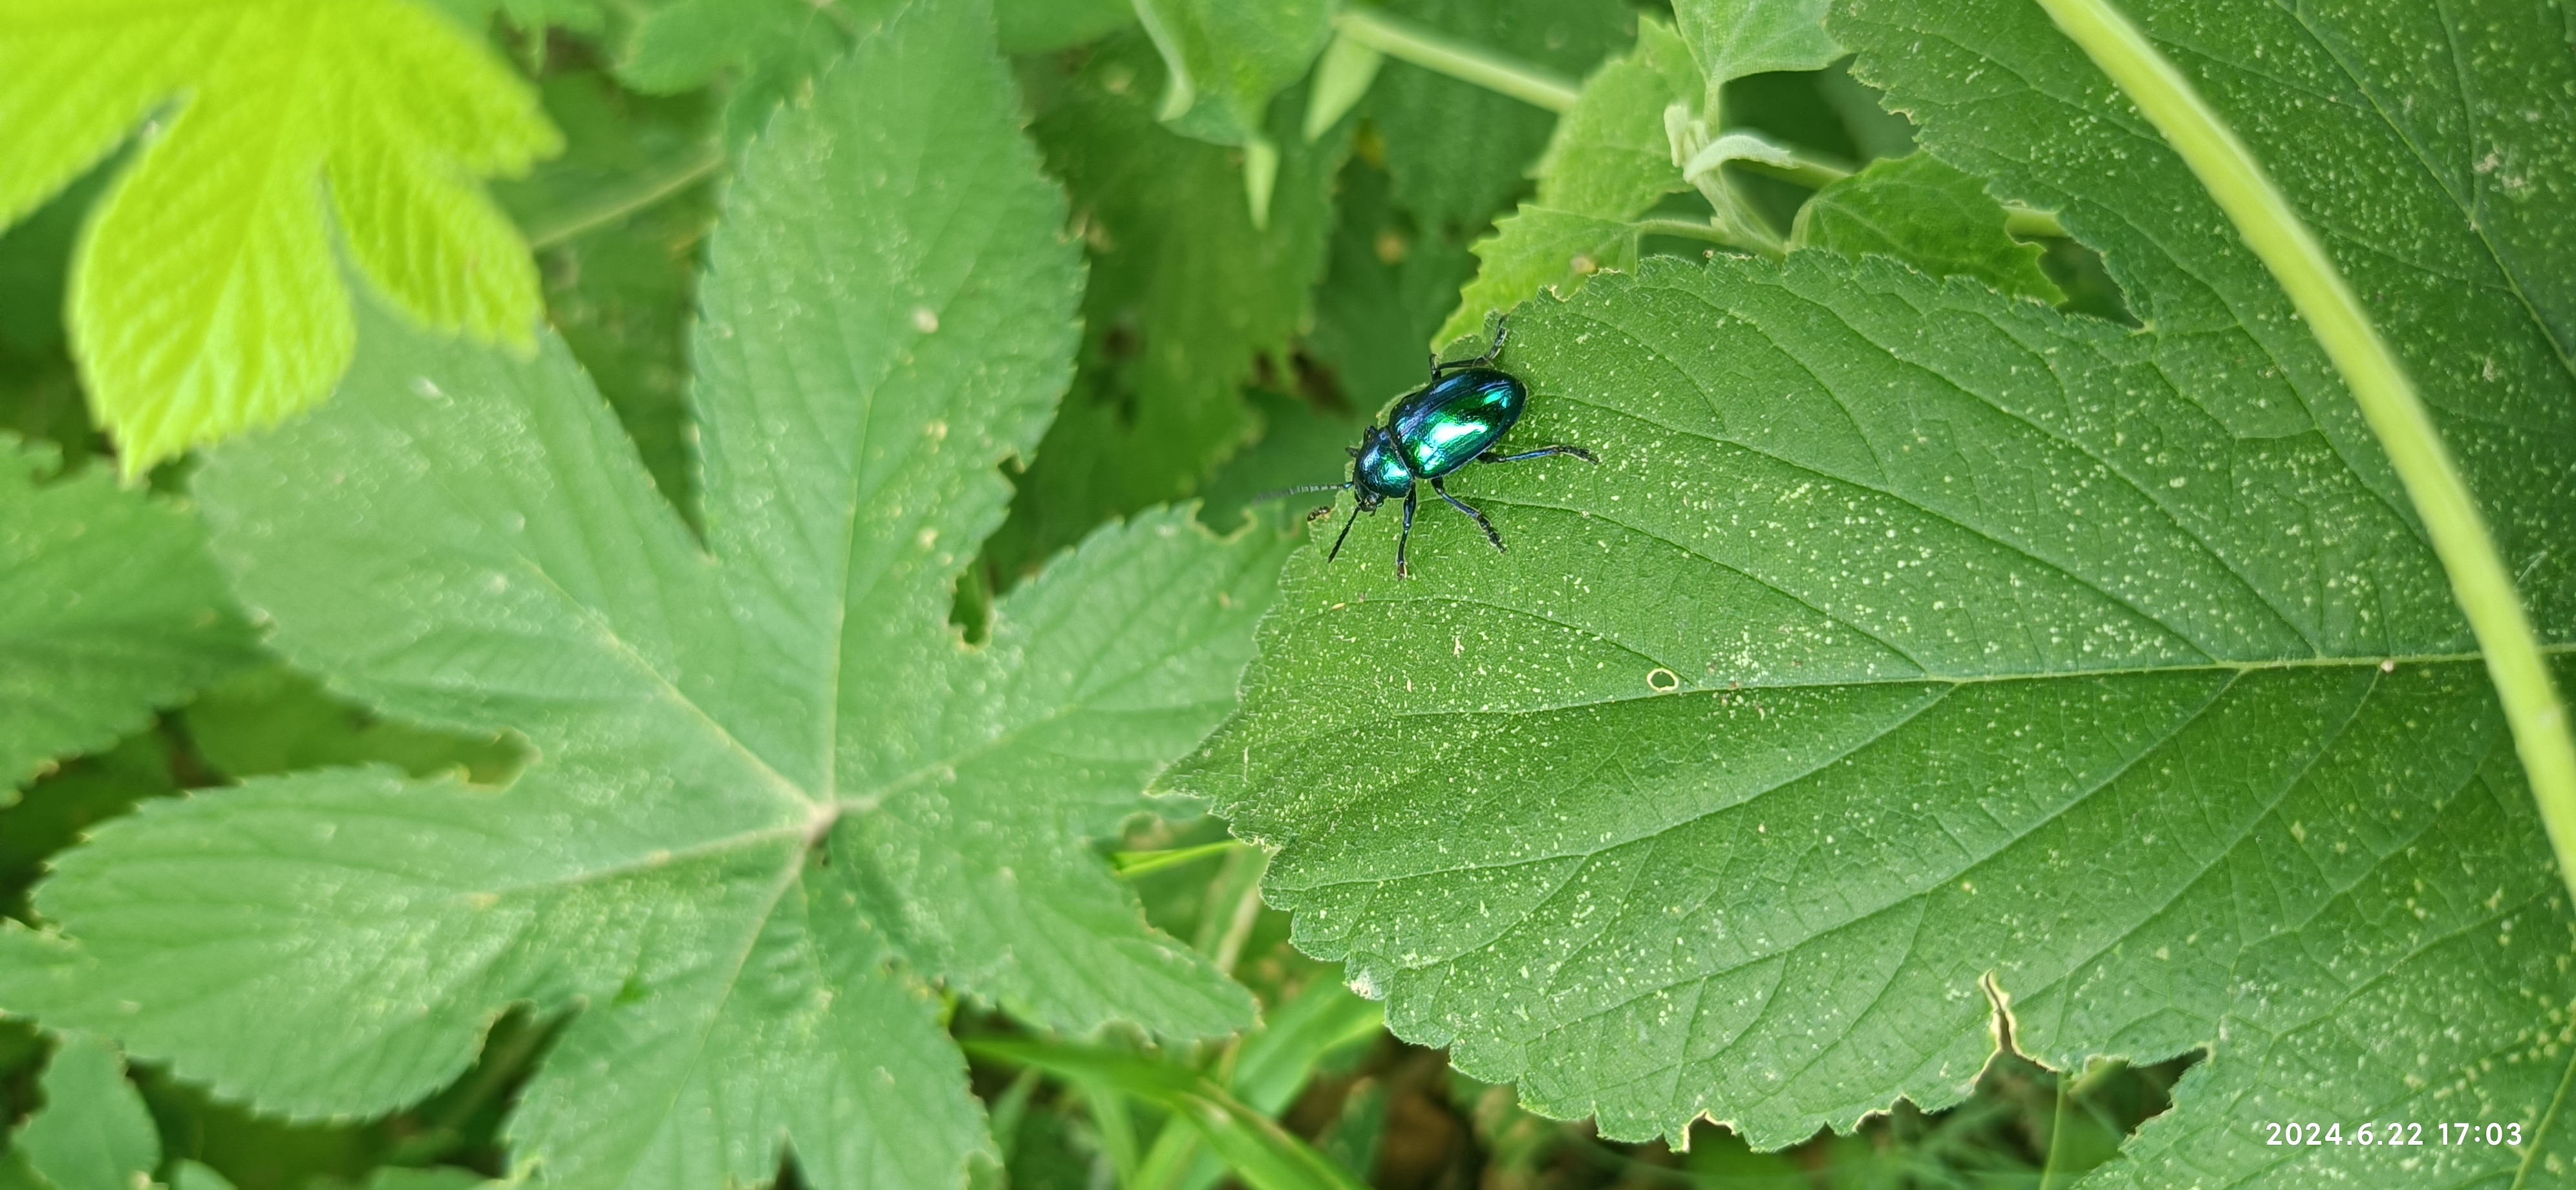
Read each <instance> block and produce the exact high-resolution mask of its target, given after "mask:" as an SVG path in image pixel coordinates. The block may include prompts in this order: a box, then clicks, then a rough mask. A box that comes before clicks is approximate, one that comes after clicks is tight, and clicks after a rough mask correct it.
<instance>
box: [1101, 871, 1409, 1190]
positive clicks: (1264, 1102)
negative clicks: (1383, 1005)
mask: <svg viewBox="0 0 2576 1190" xmlns="http://www.w3.org/2000/svg"><path fill="white" fill-rule="evenodd" d="M1233 846H1237V847H1240V846H1242V844H1239V843H1237V844H1233ZM1385 1027H1386V1014H1385V1013H1384V1012H1382V1011H1380V1010H1379V1008H1378V1006H1377V1005H1375V1004H1373V1003H1370V1002H1369V1001H1367V1000H1363V999H1361V998H1360V997H1358V996H1356V995H1353V994H1352V993H1351V991H1350V989H1348V988H1345V987H1343V986H1342V984H1341V981H1340V980H1338V979H1336V978H1334V977H1333V974H1332V973H1330V972H1327V973H1326V974H1324V975H1322V976H1320V977H1318V978H1315V979H1313V980H1311V981H1309V982H1308V983H1307V985H1306V986H1305V987H1304V988H1302V989H1299V990H1298V992H1297V993H1296V994H1295V995H1292V996H1290V997H1288V998H1287V999H1286V1000H1285V1001H1284V1002H1282V1003H1281V1004H1280V1005H1279V1006H1278V1007H1277V1008H1276V1009H1274V1010H1273V1011H1272V1012H1270V1013H1269V1014H1268V1019H1266V1020H1264V1021H1263V1022H1262V1023H1261V1027H1260V1028H1257V1029H1254V1030H1252V1031H1251V1032H1248V1033H1246V1034H1244V1036H1243V1040H1242V1042H1241V1043H1240V1045H1239V1046H1238V1047H1237V1048H1236V1050H1235V1053H1234V1058H1233V1063H1232V1069H1231V1070H1229V1071H1227V1072H1226V1076H1225V1089H1226V1092H1227V1093H1228V1094H1230V1095H1232V1096H1234V1097H1235V1098H1236V1099H1238V1100H1240V1101H1242V1103H1243V1105H1244V1106H1245V1107H1247V1108H1249V1109H1251V1110H1252V1111H1254V1112H1256V1113H1259V1114H1260V1115H1263V1116H1268V1117H1270V1118H1272V1119H1277V1118H1279V1117H1280V1116H1282V1115H1285V1114H1286V1113H1287V1111H1288V1108H1289V1107H1290V1106H1291V1105H1292V1104H1294V1103H1295V1102H1296V1100H1297V1096H1298V1095H1299V1093H1301V1092H1303V1091H1304V1090H1305V1089H1306V1084H1307V1083H1308V1082H1310V1081H1312V1080H1313V1079H1314V1077H1315V1070H1316V1068H1317V1067H1318V1066H1320V1065H1322V1064H1323V1063H1324V1062H1325V1061H1326V1060H1327V1059H1329V1058H1331V1057H1333V1056H1334V1055H1336V1054H1338V1053H1341V1052H1344V1051H1347V1050H1350V1049H1352V1048H1355V1047H1359V1046H1364V1045H1367V1044H1368V1043H1370V1042H1372V1041H1375V1040H1376V1039H1377V1038H1378V1037H1379V1036H1381V1035H1382V1034H1384V1032H1385ZM1204 1139H1205V1138H1204V1137H1203V1136H1202V1134H1201V1130H1200V1129H1199V1128H1198V1127H1197V1126H1196V1125H1194V1124H1192V1123H1190V1122H1187V1121H1173V1122H1170V1123H1166V1124H1165V1125H1164V1126H1163V1131H1162V1133H1161V1135H1159V1136H1157V1137H1155V1138H1154V1147H1153V1150H1152V1151H1151V1152H1150V1153H1148V1154H1147V1155H1146V1157H1145V1160H1144V1162H1143V1167H1142V1171H1141V1173H1140V1174H1139V1176H1136V1177H1134V1178H1130V1179H1129V1180H1128V1184H1129V1185H1130V1186H1135V1187H1143V1188H1148V1190H1150V1188H1157V1187H1166V1186H1177V1187H1181V1188H1182V1190H1207V1188H1208V1187H1212V1186H1214V1185H1216V1184H1217V1183H1218V1182H1219V1181H1221V1180H1223V1178H1224V1176H1225V1173H1226V1166H1225V1165H1224V1164H1223V1163H1222V1162H1221V1161H1220V1160H1218V1158H1217V1155H1216V1154H1214V1153H1211V1152H1209V1151H1207V1150H1206V1149H1204V1148H1202V1147H1201V1146H1202V1144H1203V1142H1204Z"/></svg>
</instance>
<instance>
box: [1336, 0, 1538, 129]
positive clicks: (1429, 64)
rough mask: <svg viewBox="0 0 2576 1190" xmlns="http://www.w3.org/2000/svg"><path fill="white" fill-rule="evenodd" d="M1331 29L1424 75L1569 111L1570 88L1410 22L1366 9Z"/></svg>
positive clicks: (1344, 14)
mask: <svg viewBox="0 0 2576 1190" xmlns="http://www.w3.org/2000/svg"><path fill="white" fill-rule="evenodd" d="M1333 27H1334V28H1335V29H1338V30H1340V31H1341V33H1342V35H1343V36H1345V37H1348V38H1350V39H1351V40H1353V41H1356V42H1358V43H1360V44H1361V45H1364V46H1367V47H1369V48H1370V49H1373V50H1376V51H1378V52H1379V53H1382V54H1385V55H1386V56H1388V57H1390V58H1402V59H1404V60H1405V61H1407V62H1411V63H1413V64H1414V65H1416V66H1419V67H1422V68H1423V69H1425V70H1431V71H1436V72H1438V73H1440V74H1445V75H1448V76H1449V77H1451V78H1453V79H1457V80H1459V81H1460V82H1467V83H1474V84H1475V85H1477V86H1479V87H1483V88H1485V89H1486V90H1489V91H1499V92H1501V93H1502V94H1505V95H1509V96H1511V97H1512V98H1514V99H1517V100H1520V101H1521V102H1523V103H1528V104H1533V105H1535V106H1538V107H1543V108H1546V109H1547V110H1549V111H1552V112H1561V111H1564V110H1565V109H1567V108H1570V107H1573V106H1574V96H1575V91H1576V89H1575V85H1574V84H1573V83H1572V82H1569V81H1567V80H1565V79H1563V78H1560V77H1558V76H1556V75H1554V74H1551V73H1549V72H1547V71H1545V70H1541V69H1539V68H1538V67H1535V66H1532V65H1529V64H1528V63H1526V62H1515V61H1513V60H1512V59H1510V58H1506V57H1504V56H1502V55H1500V54H1497V53H1495V52H1493V51H1492V50H1489V49H1486V48H1484V47H1483V46H1478V45H1470V44H1468V43H1466V42H1463V41H1454V40H1451V39H1450V38H1448V37H1446V36H1443V35H1441V34H1439V33H1434V32H1432V31H1431V30H1429V29H1425V28H1423V27H1422V26H1420V25H1416V24H1414V23H1413V22H1411V21H1405V20H1398V19H1396V18H1394V17H1390V16H1387V15H1385V14H1384V13H1380V12H1376V11H1373V10H1370V9H1365V8H1350V9H1345V10H1344V11H1343V12H1342V14H1341V15H1340V16H1337V17H1334V18H1333Z"/></svg>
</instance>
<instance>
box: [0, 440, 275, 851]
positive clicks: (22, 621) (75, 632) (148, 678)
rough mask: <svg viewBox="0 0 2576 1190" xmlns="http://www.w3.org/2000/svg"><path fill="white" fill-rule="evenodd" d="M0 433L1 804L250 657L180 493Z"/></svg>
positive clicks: (248, 642) (201, 532) (243, 632)
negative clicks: (151, 490) (133, 486)
mask: <svg viewBox="0 0 2576 1190" xmlns="http://www.w3.org/2000/svg"><path fill="white" fill-rule="evenodd" d="M56 457H57V454H56V452H55V451H54V450H53V449H52V448H51V447H42V446H29V445H26V444H24V443H21V442H19V441H17V440H16V439H15V438H13V437H9V436H7V435H0V805H5V804H7V803H9V802H13V801H16V800H17V793H16V787H17V786H18V784H19V783H20V782H23V781H25V780H26V779H27V778H28V777H30V776H33V775H35V774H36V773H37V772H40V771H42V769H43V768H44V767H45V766H46V765H47V764H48V763H49V762H51V761H53V760H55V759H56V758H59V757H64V756H71V755H75V754H78V753H82V752H94V751H97V750H98V749H100V748H104V747H106V746H107V745H109V744H111V743H114V742H115V741H116V739H117V737H119V736H122V735H125V734H127V733H129V732H132V731H134V730H135V729H137V728H140V727H142V726H143V725H144V724H145V723H146V722H148V721H150V719H151V716H152V710H153V708H155V707H165V706H170V705H172V704H175V703H178V702H181V701H184V700H185V699H186V698H187V697H188V696H189V695H190V694H192V693H194V692H195V691H196V690H197V689H198V688H200V687H202V686H205V685H207V684H208V683H211V682H214V681H217V680H219V679H221V678H223V677H224V676H225V675H226V674H229V673H232V672H233V671H235V670H237V669H240V668H241V667H243V666H246V665H248V664H250V663H251V662H252V660H253V659H254V657H255V653H254V650H253V646H252V644H251V635H250V632H249V630H248V629H247V628H246V627H244V626H243V624H242V622H241V620H240V618H239V617H237V616H236V615H235V614H234V613H233V610H232V599H231V597H230V596H229V595H228V594H226V592H225V591H224V585H223V579H222V578H221V577H220V576H219V575H217V574H216V572H215V568H214V565H213V563H212V562H211V561H209V560H208V559H207V557H206V554H205V548H206V546H205V537H204V532H205V531H204V529H203V528H202V527H201V526H199V524H198V523H197V519H196V517H195V516H194V515H192V514H191V513H189V512H188V511H186V510H184V509H183V508H182V507H180V506H179V505H177V504H176V503H175V502H173V501H170V500H166V499H162V498H160V497H156V496H151V495H147V494H145V493H143V492H139V491H120V490H118V488H117V486H116V482H115V480H114V479H113V478H111V477H110V476H109V475H108V474H107V473H106V472H105V471H104V470H102V469H100V468H95V467H90V468H83V469H82V470H81V471H79V472H78V473H76V474H74V475H71V476H68V477H61V476H57V475H55V474H54V471H55V459H56Z"/></svg>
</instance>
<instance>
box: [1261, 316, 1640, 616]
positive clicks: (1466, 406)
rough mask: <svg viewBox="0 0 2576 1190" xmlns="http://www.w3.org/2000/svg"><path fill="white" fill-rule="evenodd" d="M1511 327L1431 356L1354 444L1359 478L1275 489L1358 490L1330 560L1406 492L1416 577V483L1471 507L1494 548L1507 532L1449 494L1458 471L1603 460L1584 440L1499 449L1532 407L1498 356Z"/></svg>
mask: <svg viewBox="0 0 2576 1190" xmlns="http://www.w3.org/2000/svg"><path fill="white" fill-rule="evenodd" d="M1510 334H1511V330H1510V328H1509V327H1507V326H1505V325H1504V324H1503V320H1502V319H1500V318H1497V319H1495V320H1494V339H1493V345H1492V346H1491V347H1488V348H1487V349H1486V350H1485V354H1483V355H1480V356H1478V357H1476V358H1474V359H1468V360H1455V361H1451V362H1447V363H1443V362H1441V359H1440V356H1439V354H1438V353H1437V352H1435V353H1433V354H1432V356H1431V380H1430V382H1429V383H1427V384H1424V385H1423V386H1422V387H1421V388H1419V389H1416V390H1414V391H1413V392H1411V393H1409V394H1406V396H1405V398H1404V399H1403V400H1401V401H1398V402H1396V405H1395V411H1394V412H1393V413H1391V414H1389V415H1388V417H1387V419H1386V425H1384V426H1382V427H1381V426H1375V425H1372V426H1370V427H1369V428H1368V432H1367V433H1366V434H1364V435H1362V436H1361V438H1360V444H1359V445H1358V446H1355V447H1352V448H1351V478H1350V482H1348V483H1325V484H1311V485H1308V486H1305V487H1297V488H1289V489H1287V490H1286V491H1283V492H1277V493H1273V494H1274V495H1279V496H1291V495H1295V494H1297V493H1299V492H1334V491H1343V490H1348V491H1350V492H1351V493H1352V494H1353V495H1354V496H1355V497H1356V498H1357V504H1356V506H1355V507H1353V508H1352V509H1351V515H1350V517H1349V519H1347V520H1344V521H1343V522H1342V532H1341V535H1340V536H1338V537H1335V538H1334V539H1333V549H1332V552H1331V553H1328V554H1326V555H1324V560H1325V561H1326V562H1330V561H1332V560H1333V559H1335V558H1338V557H1340V556H1341V553H1342V543H1343V542H1345V541H1348V540H1350V536H1351V526H1352V525H1354V524H1357V523H1358V522H1359V519H1360V514H1361V513H1363V512H1365V513H1368V514H1370V515H1372V516H1374V515H1376V513H1377V510H1378V506H1379V505H1381V504H1384V503H1386V502H1387V501H1389V500H1392V499H1395V498H1396V497H1398V496H1402V497H1404V530H1403V532H1402V533H1401V534H1399V535H1398V536H1397V537H1396V539H1395V576H1396V577H1397V578H1411V577H1413V570H1412V567H1411V566H1410V564H1408V563H1407V562H1406V561H1405V548H1406V547H1407V546H1408V545H1410V544H1411V543H1412V541H1413V510H1414V506H1415V501H1416V498H1417V497H1416V491H1415V485H1416V484H1421V483H1428V484H1430V485H1431V490H1432V491H1433V492H1435V493H1438V494H1439V496H1440V498H1441V499H1443V500H1446V501H1448V502H1449V506H1450V507H1451V508H1455V509H1457V510H1458V511H1460V512H1463V513H1466V514H1467V515H1468V516H1469V517H1470V518H1472V519H1473V520H1474V521H1475V522H1476V525H1477V527H1479V528H1481V529H1483V530H1484V531H1485V540H1487V541H1490V542H1493V543H1494V548H1495V549H1496V550H1500V549H1502V548H1503V535H1502V534H1501V533H1500V532H1497V531H1496V530H1495V528H1494V522H1492V521H1490V520H1487V519H1486V518H1485V514H1484V513H1482V512H1479V511H1477V510H1476V509H1475V508H1474V507H1473V506H1470V505H1469V504H1467V503H1466V502H1465V501H1462V500H1460V499H1459V498H1457V497H1456V496H1452V495H1450V494H1449V486H1448V484H1447V482H1446V481H1447V479H1448V478H1449V476H1450V474H1451V473H1453V472H1455V471H1457V470H1459V469H1460V468H1462V467H1465V466H1466V465H1467V464H1469V463H1520V462H1526V461H1528V460H1530V459H1545V458H1553V457H1555V456H1557V455H1571V456H1573V457H1575V458H1578V459H1581V460H1583V461H1584V462H1587V463H1592V464H1595V465H1598V464H1599V463H1600V462H1601V460H1599V459H1596V458H1594V457H1592V452H1591V451H1588V450H1585V449H1583V448H1582V447H1579V446H1542V447H1539V448H1538V449H1536V450H1525V451H1521V452H1519V453H1517V454H1504V453H1502V452H1501V451H1499V450H1496V449H1494V444H1495V443H1497V442H1500V441H1502V439H1503V435H1505V434H1508V433H1510V432H1511V429H1512V425H1513V423H1515V422H1518V421H1519V420H1520V419H1521V413H1522V412H1523V411H1524V410H1526V409H1527V408H1528V407H1529V386H1528V385H1525V384H1523V383H1521V380H1520V377H1517V376H1514V375H1512V374H1511V373H1509V372H1506V371H1503V370H1502V369H1501V368H1498V367H1495V366H1494V365H1495V363H1496V362H1497V361H1498V360H1500V359H1501V358H1502V354H1503V341H1504V340H1505V339H1507V338H1509V337H1510Z"/></svg>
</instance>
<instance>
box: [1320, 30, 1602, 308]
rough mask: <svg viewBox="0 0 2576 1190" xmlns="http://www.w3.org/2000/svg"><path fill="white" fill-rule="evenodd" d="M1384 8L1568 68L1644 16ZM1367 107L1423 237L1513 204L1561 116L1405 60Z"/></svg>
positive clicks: (1547, 65) (1462, 232)
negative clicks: (1417, 220) (1532, 164)
mask: <svg viewBox="0 0 2576 1190" xmlns="http://www.w3.org/2000/svg"><path fill="white" fill-rule="evenodd" d="M1384 9H1385V11H1386V12H1388V13H1391V14H1394V15H1396V16H1398V17H1402V18H1404V19H1407V20H1410V21H1413V22H1415V23H1417V24H1420V25H1422V26H1424V27H1426V28H1430V29H1435V30H1439V31H1441V32H1443V33H1446V34H1448V35H1450V36H1452V37H1455V38H1457V39H1459V40H1461V41H1465V42H1469V43H1472V44H1475V45H1478V46H1481V47H1483V48H1485V49H1487V50H1490V51H1492V52H1494V53H1498V54H1506V55H1510V56H1512V57H1513V58H1516V59H1518V60H1520V61H1523V62H1527V63H1529V64H1531V65H1533V66H1536V67H1539V68H1542V69H1546V70H1551V71H1554V72H1557V73H1559V74H1562V75H1564V76H1565V77H1567V78H1581V77H1583V76H1584V75H1586V74H1589V73H1591V71H1592V70H1593V68H1594V67H1595V66H1596V65H1598V64H1599V63H1600V62H1601V60H1602V58H1603V57H1604V56H1606V55H1608V54H1609V53H1610V52H1612V51H1613V50H1616V49H1618V48H1619V47H1620V46H1622V45H1624V44H1626V42H1627V40H1628V34H1629V32H1630V31H1631V30H1632V29H1634V28H1635V27H1636V25H1637V23H1638V21H1637V18H1636V17H1635V15H1634V14H1633V13H1632V12H1631V11H1630V10H1629V9H1628V7H1627V6H1625V5H1623V4H1620V3H1618V2H1617V0H1394V2H1393V3H1389V4H1387V5H1385V6H1384ZM1360 110H1361V111H1362V113H1364V114H1365V115H1366V116H1367V117H1368V120H1369V124H1370V126H1371V127H1373V128H1375V129H1376V130H1377V134H1378V135H1379V136H1380V137H1381V138H1383V139H1384V140H1385V142H1386V162H1385V164H1386V168H1387V170H1388V172H1390V173H1391V174H1393V175H1394V178H1395V200H1396V203H1397V205H1398V206H1400V207H1402V208H1403V209H1405V210H1407V211H1410V212H1412V213H1413V214H1414V215H1415V217H1417V218H1419V219H1420V220H1421V222H1422V234H1423V235H1424V236H1425V237H1426V238H1427V237H1430V236H1435V235H1438V236H1454V237H1457V238H1458V239H1459V240H1460V241H1461V242H1464V240H1465V239H1466V237H1468V236H1471V235H1473V234H1474V233H1475V232H1476V230H1477V229H1478V228H1480V227H1482V226H1484V225H1485V224H1486V223H1487V222H1489V221H1490V220H1492V219H1493V218H1494V216H1495V215H1497V214H1500V213H1502V212H1504V211H1506V210H1508V209H1509V208H1510V204H1511V201H1512V199H1513V198H1514V197H1515V196H1516V195H1518V194H1520V193H1521V192H1522V191H1523V189H1524V188H1525V187H1526V186H1527V185H1528V184H1529V182H1528V174H1529V172H1530V168H1531V163H1532V162H1533V161H1535V160H1536V159H1537V158H1538V155H1539V152H1540V150H1542V149H1544V148H1545V147H1546V146H1547V143H1548V133H1549V130H1550V129H1551V128H1553V127H1555V126H1556V124H1557V117H1556V116H1555V115H1553V114H1552V113H1550V112H1547V111H1545V110H1542V109H1540V108H1536V107H1532V106H1530V105H1529V104H1528V103H1525V102H1523V101H1521V100H1518V99H1515V98H1512V97H1511V96H1509V95H1504V94H1501V93H1499V92H1496V91H1491V90H1488V89H1486V88H1484V87H1480V86H1477V85H1475V84H1473V83H1467V82H1462V81H1460V80H1458V79H1453V78H1450V77H1448V76H1446V75H1443V74H1439V73H1436V72H1433V71H1430V70H1426V69H1424V68H1422V67H1420V66H1416V65H1413V64H1411V63H1406V62H1395V63H1390V64H1389V65H1388V66H1387V67H1386V69H1385V70H1383V71H1381V72H1380V77H1379V78H1378V79H1377V81H1376V83H1375V85H1374V86H1372V87H1371V88H1370V91H1369V97H1368V101H1367V102H1366V103H1365V104H1364V105H1362V107H1361V109H1360ZM1414 346H1415V347H1416V348H1419V347H1420V344H1419V343H1416V344H1415V345H1414Z"/></svg>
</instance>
